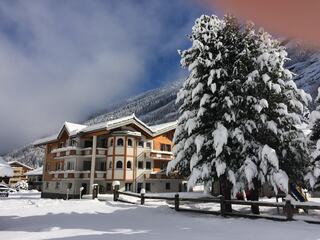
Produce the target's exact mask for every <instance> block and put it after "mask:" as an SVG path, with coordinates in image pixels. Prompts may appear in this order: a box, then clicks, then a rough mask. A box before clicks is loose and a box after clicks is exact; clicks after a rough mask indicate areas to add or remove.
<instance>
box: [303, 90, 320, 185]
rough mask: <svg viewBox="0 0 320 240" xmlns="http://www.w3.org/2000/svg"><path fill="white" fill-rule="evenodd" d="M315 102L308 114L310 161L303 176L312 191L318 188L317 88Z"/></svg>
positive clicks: (319, 131) (319, 100) (319, 103)
mask: <svg viewBox="0 0 320 240" xmlns="http://www.w3.org/2000/svg"><path fill="white" fill-rule="evenodd" d="M315 102H316V104H317V107H316V110H314V111H313V112H312V113H311V114H310V125H311V135H310V143H311V149H312V152H311V156H310V157H311V161H310V164H309V166H308V168H307V174H306V176H305V180H306V181H307V183H308V184H309V185H310V187H311V188H313V189H317V188H319V187H320V88H318V96H317V98H316V99H315Z"/></svg>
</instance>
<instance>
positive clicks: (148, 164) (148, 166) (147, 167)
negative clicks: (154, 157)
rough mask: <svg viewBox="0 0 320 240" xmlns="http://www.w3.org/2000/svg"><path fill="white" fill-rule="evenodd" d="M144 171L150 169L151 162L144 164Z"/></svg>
mask: <svg viewBox="0 0 320 240" xmlns="http://www.w3.org/2000/svg"><path fill="white" fill-rule="evenodd" d="M146 169H149V170H150V169H151V162H146Z"/></svg>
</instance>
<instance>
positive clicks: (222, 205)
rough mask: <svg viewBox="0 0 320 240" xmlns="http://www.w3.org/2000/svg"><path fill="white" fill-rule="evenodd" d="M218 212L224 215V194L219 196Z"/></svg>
mask: <svg viewBox="0 0 320 240" xmlns="http://www.w3.org/2000/svg"><path fill="white" fill-rule="evenodd" d="M220 213H221V215H222V216H225V215H226V203H225V198H224V196H220Z"/></svg>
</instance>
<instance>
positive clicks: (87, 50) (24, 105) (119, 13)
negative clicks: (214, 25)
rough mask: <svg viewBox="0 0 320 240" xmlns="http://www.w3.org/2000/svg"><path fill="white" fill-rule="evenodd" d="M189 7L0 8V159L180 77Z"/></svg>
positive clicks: (146, 0)
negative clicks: (65, 124) (180, 53)
mask: <svg viewBox="0 0 320 240" xmlns="http://www.w3.org/2000/svg"><path fill="white" fill-rule="evenodd" d="M202 13H207V14H211V13H214V12H213V11H212V10H211V9H206V8H205V6H202V5H200V4H198V3H197V2H196V1H192V0H136V1H133V0H121V1H119V0H107V1H104V0H101V1H100V0H90V1H89V0H86V1H84V0H69V1H54V0H53V1H50V0H46V1H41V0H30V1H24V0H21V1H14V0H12V1H2V2H1V4H0V112H1V118H0V143H1V144H0V153H1V152H2V153H5V152H6V151H9V150H11V149H13V148H16V147H20V146H22V145H24V144H27V143H29V142H31V141H33V140H34V139H36V138H39V137H42V136H45V135H47V134H52V133H54V132H55V131H57V130H58V128H59V127H60V126H61V125H62V124H63V122H64V121H73V122H81V121H83V120H85V119H86V118H87V117H88V116H89V115H92V114H93V113H95V112H96V111H99V110H101V109H103V108H105V106H107V105H108V104H110V103H115V102H117V101H119V100H121V99H123V98H125V97H126V96H132V95H134V94H136V93H140V92H143V91H146V90H148V89H152V88H155V87H158V86H161V85H163V84H165V83H168V82H169V81H172V80H176V79H177V78H181V77H184V76H185V75H186V72H185V71H183V70H181V69H180V66H179V60H180V58H179V56H178V54H177V49H185V48H187V47H188V46H190V42H189V40H188V39H187V37H186V34H188V33H190V32H191V27H192V25H193V23H194V21H195V19H196V18H197V17H199V16H200V15H201V14H202Z"/></svg>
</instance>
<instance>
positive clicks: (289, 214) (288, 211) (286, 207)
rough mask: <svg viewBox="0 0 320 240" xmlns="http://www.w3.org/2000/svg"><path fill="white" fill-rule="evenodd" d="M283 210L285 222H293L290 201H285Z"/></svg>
mask: <svg viewBox="0 0 320 240" xmlns="http://www.w3.org/2000/svg"><path fill="white" fill-rule="evenodd" d="M284 210H285V212H286V216H287V220H288V221H292V220H293V205H292V204H291V201H290V200H286V203H285V205H284Z"/></svg>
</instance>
